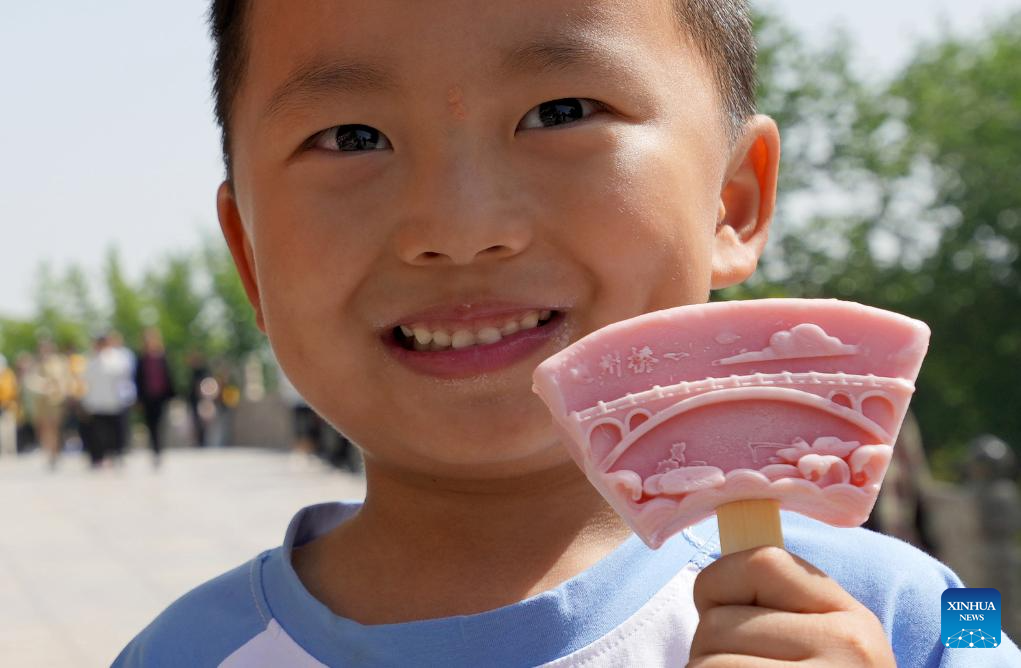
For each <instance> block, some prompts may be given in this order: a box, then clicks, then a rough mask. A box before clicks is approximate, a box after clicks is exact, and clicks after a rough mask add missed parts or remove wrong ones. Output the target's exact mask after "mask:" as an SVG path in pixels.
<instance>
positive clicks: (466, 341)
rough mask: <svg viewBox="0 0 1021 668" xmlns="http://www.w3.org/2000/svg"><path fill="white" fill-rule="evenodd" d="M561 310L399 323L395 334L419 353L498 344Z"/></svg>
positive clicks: (399, 341)
mask: <svg viewBox="0 0 1021 668" xmlns="http://www.w3.org/2000/svg"><path fill="white" fill-rule="evenodd" d="M557 315H559V312H558V311H552V310H543V311H537V310H533V311H525V312H524V313H522V314H520V315H517V316H514V317H507V316H503V317H498V318H490V319H480V320H477V321H474V322H461V323H442V322H439V323H430V322H420V323H411V324H407V325H400V326H399V327H395V328H394V329H393V337H394V340H395V341H396V342H397V345H399V346H400V347H401V348H403V349H405V350H412V351H416V352H443V351H451V350H463V349H465V348H478V347H481V346H488V345H492V344H495V343H499V342H500V341H502V340H503V339H505V338H507V337H510V336H513V335H515V334H518V333H520V332H526V331H529V330H532V329H538V328H541V327H544V326H546V325H548V324H549V323H550V322H551V321H553V320H554V319H555V318H556V317H557Z"/></svg>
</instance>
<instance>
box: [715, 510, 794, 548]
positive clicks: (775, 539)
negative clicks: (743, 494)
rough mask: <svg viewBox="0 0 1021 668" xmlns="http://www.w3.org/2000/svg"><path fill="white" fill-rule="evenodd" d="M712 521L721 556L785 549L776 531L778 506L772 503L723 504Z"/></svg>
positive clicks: (778, 524)
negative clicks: (716, 526)
mask: <svg viewBox="0 0 1021 668" xmlns="http://www.w3.org/2000/svg"><path fill="white" fill-rule="evenodd" d="M716 521H717V522H718V523H719V525H720V549H721V550H722V552H723V554H732V553H734V552H741V551H742V550H750V549H752V548H753V547H762V546H764V545H773V546H775V547H779V548H781V549H786V548H785V547H784V544H783V529H781V527H780V502H779V501H777V500H775V499H750V500H747V501H732V502H731V503H725V504H723V505H722V506H720V507H719V508H717V509H716Z"/></svg>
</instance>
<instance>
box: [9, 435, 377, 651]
mask: <svg viewBox="0 0 1021 668" xmlns="http://www.w3.org/2000/svg"><path fill="white" fill-rule="evenodd" d="M364 491H365V486H364V482H363V480H362V479H361V478H359V477H357V476H353V475H351V474H347V473H343V472H338V471H334V470H329V469H327V468H325V467H323V466H320V465H318V464H314V465H310V464H308V463H307V462H305V461H304V460H295V459H292V458H291V456H290V455H288V454H287V453H281V452H275V451H268V450H256V449H244V448H223V449H211V450H170V451H169V452H167V453H165V455H164V460H163V466H162V467H161V468H160V469H159V470H158V471H154V470H153V467H152V465H151V459H150V457H149V455H148V453H146V452H134V453H132V454H131V455H129V456H128V457H127V458H126V460H125V463H124V465H123V467H121V468H117V469H102V470H99V471H90V470H88V469H87V467H86V465H85V462H84V460H83V459H82V458H81V456H80V455H69V456H66V457H65V459H63V460H62V461H61V464H60V466H59V468H58V469H57V470H56V471H55V472H50V471H48V470H47V468H46V466H45V463H44V461H43V459H42V457H41V456H39V455H38V454H29V455H23V456H21V457H19V458H13V457H0V666H11V667H17V668H34V667H36V666H38V667H45V668H53V667H58V668H59V667H63V666H70V667H73V668H78V667H79V666H83V667H88V666H108V665H109V664H110V662H111V661H112V660H113V659H114V657H115V656H116V655H117V653H118V652H119V651H120V650H121V648H122V647H123V646H124V645H125V644H126V643H127V642H128V641H129V640H130V639H131V638H132V637H133V636H134V635H135V634H136V633H137V632H138V631H140V630H141V629H142V628H143V627H144V626H145V625H146V624H148V623H149V622H150V621H151V620H152V619H153V617H155V616H156V615H157V614H158V613H159V612H160V611H162V610H163V609H164V608H165V607H166V606H167V605H168V604H170V603H171V602H172V601H174V599H176V598H177V597H179V596H180V595H182V594H184V593H185V592H186V591H188V590H189V589H191V588H192V587H194V586H196V585H198V584H200V583H201V582H204V581H205V580H208V579H209V578H211V577H213V576H215V575H218V574H220V573H222V572H224V571H226V570H228V569H230V568H233V567H234V566H237V565H238V564H240V563H242V562H244V561H247V560H248V559H250V558H252V557H253V556H255V555H256V554H258V553H259V552H261V551H262V550H264V549H266V548H269V547H273V546H276V545H279V544H280V542H281V541H282V540H283V535H284V530H285V529H286V527H287V522H288V521H289V520H290V518H291V516H292V515H293V513H294V512H295V511H296V510H297V509H298V508H299V507H301V506H303V505H307V504H310V503H315V502H318V501H327V500H335V499H352V498H354V499H360V498H362V496H363V495H364Z"/></svg>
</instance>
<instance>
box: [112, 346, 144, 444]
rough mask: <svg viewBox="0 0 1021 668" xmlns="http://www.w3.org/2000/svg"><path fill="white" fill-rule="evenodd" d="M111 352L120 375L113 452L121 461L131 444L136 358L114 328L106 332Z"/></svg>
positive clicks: (135, 395)
mask: <svg viewBox="0 0 1021 668" xmlns="http://www.w3.org/2000/svg"><path fill="white" fill-rule="evenodd" d="M107 339H108V340H109V344H110V350H111V351H112V354H113V355H115V356H117V357H118V358H119V360H118V362H117V368H118V369H120V373H121V376H120V378H119V379H118V380H117V395H118V396H119V397H120V400H121V411H120V422H119V425H120V428H119V429H118V431H117V441H116V443H115V444H114V448H113V452H112V454H113V455H114V458H115V460H114V461H115V462H118V463H119V462H121V461H122V460H123V457H124V451H125V450H126V449H127V448H128V447H129V446H130V445H131V409H133V408H134V407H135V402H136V401H137V399H138V390H137V388H136V385H135V368H136V364H137V359H136V358H135V353H133V352H132V351H131V349H130V348H128V347H127V346H126V345H124V337H123V336H122V335H121V333H120V332H118V331H117V330H116V329H113V330H110V332H109V333H108V334H107Z"/></svg>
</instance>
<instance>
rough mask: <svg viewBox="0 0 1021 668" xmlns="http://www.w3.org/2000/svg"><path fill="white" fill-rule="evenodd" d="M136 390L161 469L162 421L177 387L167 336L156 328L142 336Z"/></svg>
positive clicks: (155, 456)
mask: <svg viewBox="0 0 1021 668" xmlns="http://www.w3.org/2000/svg"><path fill="white" fill-rule="evenodd" d="M135 387H136V388H137V390H138V403H139V404H141V406H142V411H143V413H144V414H145V426H146V429H148V431H149V443H150V444H151V446H152V453H153V465H154V466H159V464H160V453H161V445H160V421H161V420H162V418H163V409H164V408H165V407H166V405H167V401H169V400H170V399H172V398H173V396H174V384H173V380H172V379H171V376H170V365H168V364H167V356H166V352H165V351H164V349H163V337H162V336H161V335H160V332H159V330H158V329H156V328H154V327H149V328H148V329H146V330H145V331H144V332H143V333H142V353H141V354H140V355H139V356H138V362H137V364H136V365H135Z"/></svg>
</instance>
